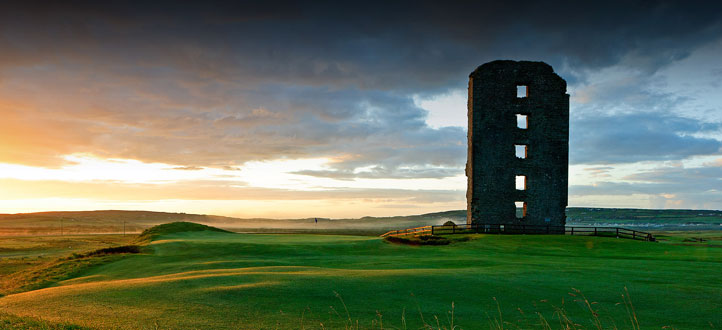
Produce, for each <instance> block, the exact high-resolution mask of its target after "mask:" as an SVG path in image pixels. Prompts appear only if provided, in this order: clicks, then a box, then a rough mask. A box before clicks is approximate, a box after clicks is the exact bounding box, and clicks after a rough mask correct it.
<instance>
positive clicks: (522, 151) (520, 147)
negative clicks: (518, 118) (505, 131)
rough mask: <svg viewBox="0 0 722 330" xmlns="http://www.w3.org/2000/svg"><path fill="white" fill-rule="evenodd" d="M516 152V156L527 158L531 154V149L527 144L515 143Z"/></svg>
mask: <svg viewBox="0 0 722 330" xmlns="http://www.w3.org/2000/svg"><path fill="white" fill-rule="evenodd" d="M514 152H515V154H516V158H521V159H526V157H527V156H528V155H529V149H528V147H527V145H526V144H515V145H514Z"/></svg>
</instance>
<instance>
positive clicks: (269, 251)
mask: <svg viewBox="0 0 722 330" xmlns="http://www.w3.org/2000/svg"><path fill="white" fill-rule="evenodd" d="M672 235H673V234H672ZM708 237H711V236H708ZM460 238H463V239H461V240H464V239H466V241H456V242H452V243H451V244H449V245H444V246H409V245H404V244H391V243H388V242H385V241H384V240H382V239H379V238H375V237H362V236H340V235H339V236H331V235H270V234H232V233H223V232H216V231H196V232H176V233H168V234H164V235H159V236H157V237H156V238H155V240H153V241H152V242H151V243H150V244H149V245H148V246H147V253H142V254H137V255H128V256H126V257H124V258H121V259H118V260H116V261H113V262H109V263H103V264H99V265H95V266H91V267H89V268H84V269H83V270H82V271H80V272H77V273H75V274H74V275H73V277H72V278H68V279H65V280H61V281H59V282H58V283H57V284H56V285H55V286H53V287H49V288H45V289H41V290H35V291H29V292H25V293H20V294H14V295H9V296H6V297H3V298H0V312H5V313H11V314H13V315H19V316H20V317H31V318H40V319H43V320H45V321H47V322H53V323H68V324H78V325H81V326H88V327H99V328H123V329H144V328H145V329H154V328H161V329H178V328H184V329H186V328H187V329H192V328H204V329H208V328H213V329H273V328H279V329H301V328H307V329H321V328H325V329H339V328H341V329H343V328H344V327H349V326H350V325H353V327H355V325H356V322H358V324H359V326H360V328H376V329H378V328H380V327H379V323H380V322H381V321H382V322H383V325H384V328H396V329H403V328H407V329H419V328H420V327H422V325H423V322H422V316H421V315H423V320H424V321H425V323H428V324H431V325H433V327H434V328H436V322H437V321H436V319H437V318H438V320H439V324H440V325H441V326H445V327H447V328H450V323H451V313H450V312H451V311H452V303H453V318H454V325H459V326H460V327H461V328H463V329H480V328H489V327H491V328H498V326H496V325H495V324H496V323H497V322H498V324H500V325H503V326H504V328H510V329H515V328H516V327H520V328H539V327H541V325H540V324H541V322H542V321H541V318H540V315H541V316H542V317H543V318H544V319H545V320H546V321H548V322H549V324H551V325H552V326H553V327H554V328H555V329H556V328H559V321H558V320H557V319H558V318H559V313H558V312H560V311H563V312H562V313H561V314H563V315H565V316H566V317H568V318H570V319H571V320H572V321H573V322H574V323H576V324H580V325H581V327H582V328H587V329H596V326H595V322H596V321H595V319H594V316H593V314H592V313H591V312H590V311H589V306H591V307H592V308H593V309H594V310H595V311H596V312H597V313H598V315H599V320H600V321H601V322H602V323H603V324H604V326H605V328H612V327H613V326H616V327H618V328H620V329H628V328H632V326H631V322H632V321H630V317H629V316H628V314H627V308H629V304H625V303H624V301H623V299H622V294H624V292H625V287H626V288H627V289H628V291H629V297H630V298H631V302H632V303H633V307H634V308H635V311H636V315H637V317H638V319H639V323H640V325H641V328H642V329H660V328H661V327H663V326H672V327H674V328H678V329H693V328H694V329H700V328H710V325H713V326H714V327H715V328H720V327H722V317H721V316H720V313H719V310H722V286H720V280H719V274H720V273H722V249H720V248H718V247H716V246H715V245H714V244H712V245H710V244H707V243H706V242H703V243H700V244H694V245H682V244H678V241H683V240H684V238H682V239H681V240H676V239H675V240H668V241H666V242H662V243H650V242H641V241H632V240H625V239H615V238H602V237H570V236H541V235H529V236H516V235H468V236H457V238H454V240H459V239H460ZM688 243H689V242H688ZM690 244H692V243H690ZM575 289H576V290H579V291H575ZM336 293H337V294H336ZM582 295H584V296H585V297H587V298H588V299H589V300H588V301H589V304H590V305H589V306H587V305H586V303H585V302H584V299H583V298H582ZM497 304H499V305H497ZM344 305H345V306H346V307H344ZM346 308H347V309H348V314H347V312H346ZM537 313H539V314H537ZM0 320H2V317H0ZM349 320H350V321H349ZM502 320H503V321H502ZM505 322H508V323H505ZM404 323H405V324H406V327H404ZM0 324H1V323H0ZM321 324H323V326H321ZM457 329H458V328H457Z"/></svg>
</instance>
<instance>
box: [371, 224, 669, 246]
mask: <svg viewBox="0 0 722 330" xmlns="http://www.w3.org/2000/svg"><path fill="white" fill-rule="evenodd" d="M477 233H479V234H562V233H563V234H566V235H572V236H574V235H577V236H605V237H617V238H629V239H636V240H644V241H651V242H654V241H656V239H655V237H654V235H652V234H651V233H648V232H643V231H639V230H634V229H627V228H621V227H588V226H543V225H522V224H512V225H510V224H471V225H470V224H463V225H453V226H452V225H441V226H422V227H415V228H408V229H399V230H391V231H389V232H386V233H384V234H382V235H381V237H389V236H424V235H453V234H477Z"/></svg>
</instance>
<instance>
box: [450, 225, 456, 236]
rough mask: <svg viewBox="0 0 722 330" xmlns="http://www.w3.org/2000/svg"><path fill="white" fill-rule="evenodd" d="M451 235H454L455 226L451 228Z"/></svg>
mask: <svg viewBox="0 0 722 330" xmlns="http://www.w3.org/2000/svg"><path fill="white" fill-rule="evenodd" d="M451 233H452V234H456V225H453V226H451Z"/></svg>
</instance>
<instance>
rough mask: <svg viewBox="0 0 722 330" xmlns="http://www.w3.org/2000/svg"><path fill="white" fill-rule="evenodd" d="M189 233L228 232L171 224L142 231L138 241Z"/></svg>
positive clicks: (197, 226)
mask: <svg viewBox="0 0 722 330" xmlns="http://www.w3.org/2000/svg"><path fill="white" fill-rule="evenodd" d="M191 231H215V232H221V233H230V231H227V230H223V229H220V228H216V227H211V226H206V225H201V224H199V223H193V222H184V221H181V222H171V223H165V224H162V225H158V226H154V227H151V228H148V229H146V230H144V231H143V232H142V233H141V234H140V235H139V236H138V241H140V242H150V241H153V240H154V239H156V238H157V237H158V236H161V235H168V234H173V233H184V232H191Z"/></svg>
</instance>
